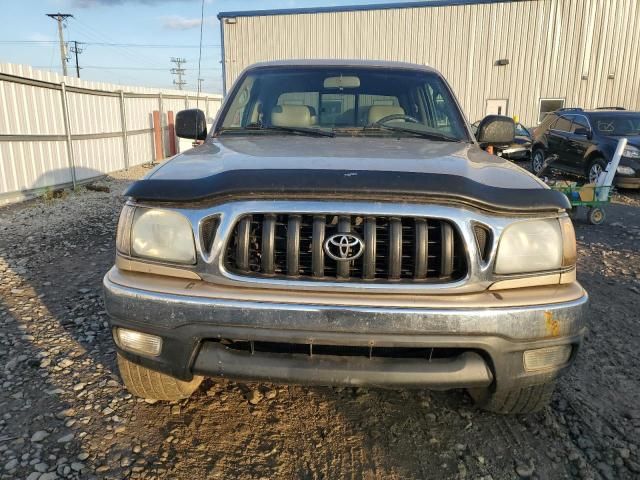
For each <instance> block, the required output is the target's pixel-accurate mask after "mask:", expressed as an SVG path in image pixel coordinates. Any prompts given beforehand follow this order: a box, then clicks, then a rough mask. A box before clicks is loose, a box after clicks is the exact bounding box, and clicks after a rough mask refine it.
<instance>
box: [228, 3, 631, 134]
mask: <svg viewBox="0 0 640 480" xmlns="http://www.w3.org/2000/svg"><path fill="white" fill-rule="evenodd" d="M218 18H219V19H220V26H221V36H222V59H223V77H224V84H225V91H226V89H227V88H230V86H231V84H232V82H233V81H234V80H235V79H236V78H237V77H238V75H239V74H240V72H241V71H242V70H243V69H244V68H245V67H247V66H248V65H251V64H252V63H255V62H258V61H265V60H277V59H292V58H296V59H299V58H344V59H349V58H351V59H353V58H357V59H381V60H403V61H409V62H413V63H420V64H428V65H431V66H434V67H435V68H437V69H439V70H440V71H441V72H442V73H443V74H444V75H445V77H446V78H447V80H448V81H449V82H450V83H451V85H452V87H453V89H454V91H455V93H456V95H457V96H458V98H459V100H460V102H461V103H462V105H463V107H464V110H465V113H466V114H467V116H468V118H469V120H470V121H471V122H473V121H475V120H479V119H480V118H482V117H483V116H484V115H486V114H488V113H498V112H500V113H502V114H507V115H518V116H519V118H520V121H521V122H522V123H524V124H525V125H529V126H532V125H536V124H537V123H538V122H539V120H540V118H542V117H543V116H544V114H545V112H547V111H552V110H555V109H557V108H560V107H570V106H580V107H584V108H596V107H604V106H607V107H611V106H620V107H626V108H628V109H640V1H639V0H519V1H513V0H433V1H423V2H410V3H394V4H381V5H380V4H379V5H367V6H350V7H329V8H302V9H288V10H265V11H250V12H223V13H220V14H219V15H218Z"/></svg>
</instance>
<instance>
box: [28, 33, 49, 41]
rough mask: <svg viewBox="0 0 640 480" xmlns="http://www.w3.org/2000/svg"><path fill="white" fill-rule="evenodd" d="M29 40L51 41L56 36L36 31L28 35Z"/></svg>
mask: <svg viewBox="0 0 640 480" xmlns="http://www.w3.org/2000/svg"><path fill="white" fill-rule="evenodd" d="M27 40H30V41H32V42H50V41H53V40H55V38H54V37H52V36H50V35H45V34H43V33H40V32H34V33H30V34H29V35H27Z"/></svg>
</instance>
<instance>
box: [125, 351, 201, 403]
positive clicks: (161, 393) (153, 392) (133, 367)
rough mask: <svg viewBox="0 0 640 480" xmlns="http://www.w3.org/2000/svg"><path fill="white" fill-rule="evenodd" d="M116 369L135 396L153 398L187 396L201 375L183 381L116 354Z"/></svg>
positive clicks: (171, 398)
mask: <svg viewBox="0 0 640 480" xmlns="http://www.w3.org/2000/svg"><path fill="white" fill-rule="evenodd" d="M118 369H119V370H120V376H121V377H122V381H123V382H124V385H125V387H127V390H129V392H130V393H131V394H133V395H135V396H136V397H140V398H149V399H153V400H170V401H174V400H182V399H183V398H189V397H190V396H191V394H192V393H193V392H195V391H196V390H197V389H198V387H199V386H200V384H201V383H202V379H203V377H199V376H194V377H193V380H191V381H190V382H184V381H182V380H178V379H177V378H174V377H171V376H169V375H166V374H164V373H160V372H156V371H155V370H151V369H149V368H146V367H143V366H140V365H138V364H136V363H133V362H130V361H129V360H127V359H126V358H124V357H123V356H122V355H120V354H118Z"/></svg>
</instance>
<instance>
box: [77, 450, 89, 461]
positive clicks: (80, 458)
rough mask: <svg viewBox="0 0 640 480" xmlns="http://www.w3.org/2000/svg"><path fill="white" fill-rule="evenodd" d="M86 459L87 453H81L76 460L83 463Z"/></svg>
mask: <svg viewBox="0 0 640 480" xmlns="http://www.w3.org/2000/svg"><path fill="white" fill-rule="evenodd" d="M87 458H89V454H88V453H87V452H82V453H79V454H78V460H80V461H81V462H84V461H85V460H86V459H87Z"/></svg>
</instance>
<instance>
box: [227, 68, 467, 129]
mask: <svg viewBox="0 0 640 480" xmlns="http://www.w3.org/2000/svg"><path fill="white" fill-rule="evenodd" d="M231 95H232V98H231V99H230V102H229V103H228V104H227V105H228V107H227V108H226V110H225V112H223V117H222V120H221V122H220V123H219V128H218V133H219V134H225V133H230V134H232V133H242V134H264V133H271V134H280V135H282V134H310V132H309V130H311V131H313V130H316V131H323V132H329V133H330V134H331V135H332V136H333V135H334V134H335V135H348V136H355V135H363V136H389V135H393V136H399V135H407V136H416V135H417V136H421V137H424V138H428V139H433V140H448V141H452V140H453V141H469V137H468V136H467V133H466V129H465V127H464V120H463V118H462V115H461V113H460V111H459V109H458V106H457V104H456V103H455V101H454V99H453V97H452V95H451V92H450V90H449V88H448V87H447V86H446V84H445V83H444V82H443V81H442V79H441V78H440V76H439V75H437V74H435V73H431V72H423V71H411V70H400V69H388V68H386V69H383V68H353V67H335V66H332V67H312V68H308V67H307V68H305V67H273V68H260V69H257V70H254V71H251V72H249V73H248V74H247V75H245V76H244V78H242V79H241V80H240V84H239V86H237V87H236V88H234V91H233V92H232V93H231ZM220 125H221V126H220Z"/></svg>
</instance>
